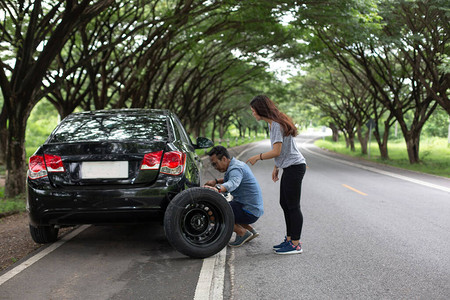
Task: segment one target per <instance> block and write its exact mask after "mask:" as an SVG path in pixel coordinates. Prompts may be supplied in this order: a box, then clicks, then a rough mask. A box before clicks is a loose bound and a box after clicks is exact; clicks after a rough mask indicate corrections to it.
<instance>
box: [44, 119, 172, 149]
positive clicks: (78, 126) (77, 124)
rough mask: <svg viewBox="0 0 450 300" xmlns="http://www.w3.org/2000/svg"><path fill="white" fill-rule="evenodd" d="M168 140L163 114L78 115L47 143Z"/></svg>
mask: <svg viewBox="0 0 450 300" xmlns="http://www.w3.org/2000/svg"><path fill="white" fill-rule="evenodd" d="M168 139H169V133H168V130H167V117H166V116H164V115H131V114H115V115H100V116H98V115H89V114H87V115H76V116H74V117H72V118H68V119H66V120H63V122H61V124H60V126H59V127H58V128H56V130H55V131H54V132H53V133H52V135H51V136H50V138H49V140H48V141H47V143H60V142H79V141H113V140H114V141H117V140H119V141H123V140H149V141H152V140H158V141H166V140H168Z"/></svg>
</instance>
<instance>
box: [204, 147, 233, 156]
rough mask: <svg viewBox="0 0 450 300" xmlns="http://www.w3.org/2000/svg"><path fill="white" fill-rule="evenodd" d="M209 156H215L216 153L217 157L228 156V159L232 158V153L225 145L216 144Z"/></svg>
mask: <svg viewBox="0 0 450 300" xmlns="http://www.w3.org/2000/svg"><path fill="white" fill-rule="evenodd" d="M208 155H209V156H213V155H216V156H217V159H222V157H224V156H225V157H226V158H228V159H230V153H228V150H227V148H225V147H224V146H215V147H213V148H212V149H211V150H210V151H209V152H208Z"/></svg>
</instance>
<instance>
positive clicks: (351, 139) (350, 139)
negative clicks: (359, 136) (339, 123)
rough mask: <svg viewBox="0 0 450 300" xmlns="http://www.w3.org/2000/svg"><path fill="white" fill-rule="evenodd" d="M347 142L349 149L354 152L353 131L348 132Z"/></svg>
mask: <svg viewBox="0 0 450 300" xmlns="http://www.w3.org/2000/svg"><path fill="white" fill-rule="evenodd" d="M347 138H348V144H349V146H350V150H351V151H352V152H355V132H353V131H351V132H349V133H348V137H347Z"/></svg>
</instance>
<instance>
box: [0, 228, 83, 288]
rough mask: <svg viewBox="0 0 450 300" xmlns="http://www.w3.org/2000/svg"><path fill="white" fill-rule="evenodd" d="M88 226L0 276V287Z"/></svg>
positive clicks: (68, 235) (75, 231) (78, 229)
mask: <svg viewBox="0 0 450 300" xmlns="http://www.w3.org/2000/svg"><path fill="white" fill-rule="evenodd" d="M89 226H90V225H83V226H80V227H79V228H77V229H75V230H74V231H72V232H70V233H69V234H67V235H66V236H64V237H63V238H62V239H60V240H59V241H57V242H54V243H53V244H51V245H50V246H48V247H47V248H45V249H44V250H42V251H40V252H39V253H37V254H35V255H33V256H32V257H30V258H29V259H27V260H26V261H24V262H23V263H21V264H20V265H18V266H17V267H14V268H13V269H11V270H10V271H8V272H6V273H5V274H3V275H2V276H0V286H1V285H2V284H3V283H5V282H6V281H8V280H9V279H11V278H13V277H14V276H16V275H17V274H19V273H20V272H22V271H23V270H25V269H26V268H28V267H29V266H31V265H32V264H34V263H35V262H37V261H39V260H40V259H41V258H44V257H45V256H46V255H48V254H50V253H51V252H53V251H54V250H56V249H58V248H59V247H61V246H62V245H64V244H65V243H66V242H68V241H70V240H71V239H72V238H74V237H75V236H77V235H78V234H80V233H81V232H82V231H83V230H85V229H87V228H88V227H89Z"/></svg>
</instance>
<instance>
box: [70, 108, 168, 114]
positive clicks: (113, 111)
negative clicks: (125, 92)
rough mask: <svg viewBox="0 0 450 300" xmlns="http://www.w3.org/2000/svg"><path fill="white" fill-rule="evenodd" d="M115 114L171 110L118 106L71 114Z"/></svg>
mask: <svg viewBox="0 0 450 300" xmlns="http://www.w3.org/2000/svg"><path fill="white" fill-rule="evenodd" d="M117 114H130V115H143V114H149V115H165V116H169V115H171V114H172V113H171V111H170V110H168V109H149V108H119V109H102V110H92V111H83V112H78V113H72V114H71V116H83V115H85V116H86V115H90V116H106V115H117Z"/></svg>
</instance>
